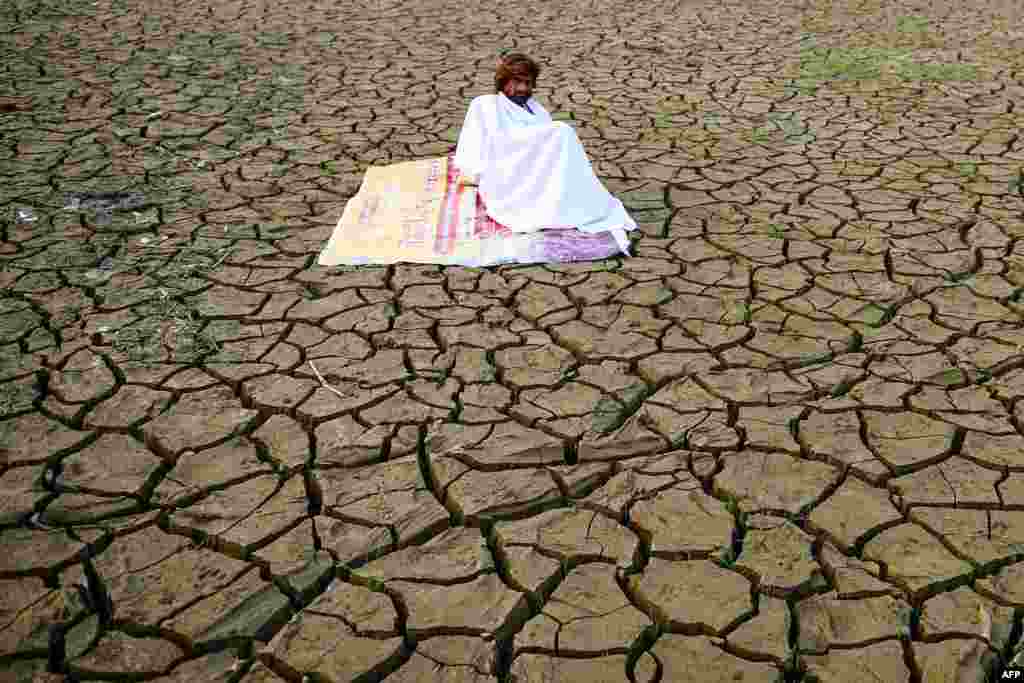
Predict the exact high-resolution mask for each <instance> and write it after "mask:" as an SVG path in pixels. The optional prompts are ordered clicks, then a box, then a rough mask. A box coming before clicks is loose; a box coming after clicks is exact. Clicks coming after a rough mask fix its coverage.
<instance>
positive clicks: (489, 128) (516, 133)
mask: <svg viewBox="0 0 1024 683" xmlns="http://www.w3.org/2000/svg"><path fill="white" fill-rule="evenodd" d="M527 106H529V108H530V111H532V112H533V113H532V114H531V113H530V112H529V111H526V110H525V109H523V108H522V107H520V106H518V105H517V104H515V103H514V102H513V101H512V100H510V99H509V98H507V97H505V95H504V94H502V93H497V94H494V95H482V96H480V97H477V98H475V99H474V100H473V101H472V102H471V103H470V105H469V112H468V113H467V114H466V121H465V123H464V124H463V126H462V132H461V133H459V142H458V146H457V147H456V150H455V165H456V166H457V167H458V168H459V170H460V171H461V172H462V173H464V174H468V175H476V176H478V177H479V179H478V181H477V190H478V191H479V192H480V195H481V197H482V198H483V201H484V204H486V206H487V213H488V214H490V216H491V218H493V219H494V220H496V221H497V222H498V223H501V224H502V225H505V226H507V227H508V228H509V229H511V230H513V231H514V232H534V231H536V230H543V229H545V228H576V229H578V230H580V231H582V232H587V233H595V232H605V231H608V232H611V233H612V234H613V235H614V236H615V240H616V242H617V243H618V244H619V247H620V248H621V249H622V251H623V253H625V254H627V255H628V254H629V251H628V247H629V240H628V239H627V237H626V232H627V231H629V230H635V229H636V223H635V222H634V221H633V219H632V218H630V216H629V214H628V213H626V208H625V207H624V206H623V205H622V202H621V201H619V200H618V199H616V198H615V197H613V196H612V195H611V193H610V192H608V190H607V189H606V188H605V187H604V185H602V184H601V181H600V180H598V178H597V176H596V175H595V174H594V170H593V168H591V166H590V160H589V159H588V158H587V154H586V152H585V151H584V150H583V145H582V144H580V141H579V138H578V137H576V131H575V130H574V129H573V128H572V126H569V125H568V124H565V123H562V122H561V121H554V120H552V118H551V115H550V114H549V113H548V112H547V110H546V109H544V107H542V106H541V105H540V103H539V102H537V101H536V100H535V99H533V98H530V100H529V101H528V102H527Z"/></svg>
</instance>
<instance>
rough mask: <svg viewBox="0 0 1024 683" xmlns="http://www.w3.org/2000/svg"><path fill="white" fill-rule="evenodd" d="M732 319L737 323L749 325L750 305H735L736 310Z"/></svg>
mask: <svg viewBox="0 0 1024 683" xmlns="http://www.w3.org/2000/svg"><path fill="white" fill-rule="evenodd" d="M733 318H734V319H735V320H736V322H738V323H744V324H746V323H749V322H750V318H751V311H750V304H748V303H746V302H745V301H744V302H742V303H738V304H736V309H735V310H734V311H733Z"/></svg>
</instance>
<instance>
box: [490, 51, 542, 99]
mask: <svg viewBox="0 0 1024 683" xmlns="http://www.w3.org/2000/svg"><path fill="white" fill-rule="evenodd" d="M515 76H519V77H522V76H528V77H529V78H530V81H531V82H532V83H533V84H534V85H536V84H537V78H538V77H539V76H540V67H539V66H537V62H535V61H533V60H532V59H530V58H529V57H527V56H526V55H524V54H523V53H522V52H511V53H509V54H507V55H505V56H504V57H502V58H501V59H500V60H498V69H497V71H496V72H495V73H494V91H495V92H501V91H502V90H504V89H505V84H506V83H508V82H509V81H510V80H512V78H513V77H515Z"/></svg>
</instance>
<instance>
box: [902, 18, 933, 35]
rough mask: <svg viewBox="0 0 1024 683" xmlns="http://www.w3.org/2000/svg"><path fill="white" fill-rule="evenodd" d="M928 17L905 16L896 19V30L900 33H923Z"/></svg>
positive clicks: (926, 28) (926, 27) (925, 29)
mask: <svg viewBox="0 0 1024 683" xmlns="http://www.w3.org/2000/svg"><path fill="white" fill-rule="evenodd" d="M928 24H929V20H928V17H922V16H914V15H911V16H905V17H900V18H898V19H897V20H896V30H897V31H899V32H900V33H923V32H925V31H927V30H928Z"/></svg>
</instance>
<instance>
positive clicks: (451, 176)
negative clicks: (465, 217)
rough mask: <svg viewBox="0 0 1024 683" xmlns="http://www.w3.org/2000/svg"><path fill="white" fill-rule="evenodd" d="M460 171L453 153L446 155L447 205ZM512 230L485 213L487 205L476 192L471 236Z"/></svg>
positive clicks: (476, 236) (508, 233) (460, 173)
mask: <svg viewBox="0 0 1024 683" xmlns="http://www.w3.org/2000/svg"><path fill="white" fill-rule="evenodd" d="M461 176H462V172H461V171H459V169H458V167H457V166H456V165H455V155H454V154H449V155H448V193H447V194H448V196H447V197H445V205H446V206H447V204H448V201H449V199H454V197H455V195H456V194H457V193H458V187H459V178H460V177H461ZM510 234H512V231H511V230H510V229H509V228H507V227H505V226H504V225H502V224H501V223H499V222H497V221H496V220H494V219H493V218H491V217H490V216H488V215H487V207H486V206H485V205H484V200H483V197H481V196H480V193H479V192H477V193H476V220H475V223H474V225H473V237H475V238H477V239H482V238H485V237H494V236H495V235H510Z"/></svg>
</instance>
